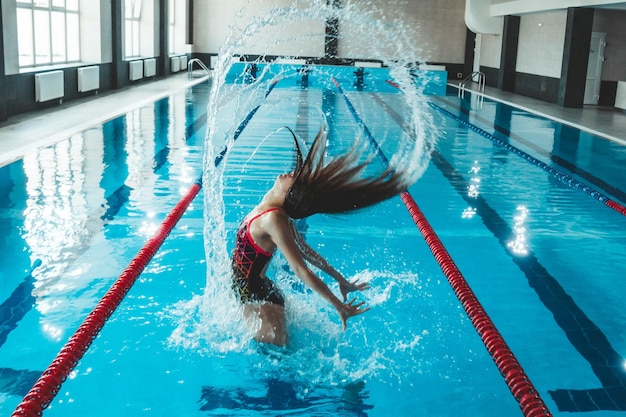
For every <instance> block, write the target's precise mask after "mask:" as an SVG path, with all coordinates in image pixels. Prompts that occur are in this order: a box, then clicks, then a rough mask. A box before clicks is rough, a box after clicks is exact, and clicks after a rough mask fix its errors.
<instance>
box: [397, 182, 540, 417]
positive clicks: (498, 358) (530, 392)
mask: <svg viewBox="0 0 626 417" xmlns="http://www.w3.org/2000/svg"><path fill="white" fill-rule="evenodd" d="M400 197H401V198H402V201H403V202H404V204H405V205H406V207H407V209H408V210H409V214H410V215H411V217H412V218H413V221H414V222H415V224H416V225H417V228H418V229H419V231H420V232H421V233H422V236H423V237H424V240H426V243H427V244H428V247H429V248H430V250H431V252H432V253H433V255H434V256H435V259H436V260H437V262H438V263H439V266H440V267H441V270H442V271H443V273H444V274H445V276H446V278H447V279H448V282H449V283H450V286H451V287H452V289H453V290H454V293H455V294H456V296H457V298H458V299H459V301H460V302H461V304H462V306H463V309H465V313H466V314H467V316H468V317H469V318H470V320H471V322H472V324H473V325H474V328H475V329H476V331H477V332H478V334H479V335H480V338H481V339H482V341H483V343H484V345H485V347H486V348H487V351H488V352H489V354H490V355H491V357H492V358H493V361H494V362H495V364H496V366H497V367H498V369H499V370H500V373H501V374H502V376H503V377H504V380H505V382H506V384H507V386H508V387H509V390H510V391H511V393H512V394H513V397H514V398H515V400H516V401H517V402H518V403H519V406H520V408H521V409H522V412H523V413H524V415H525V416H526V417H535V416H552V414H551V413H550V410H548V407H547V406H546V405H545V403H544V402H543V400H542V399H541V397H540V396H539V392H538V391H537V390H536V389H535V387H534V386H533V384H532V382H530V379H529V378H528V376H527V375H526V373H525V372H524V370H523V369H522V366H521V365H520V363H519V362H518V361H517V359H516V358H515V356H514V355H513V352H512V351H511V349H510V348H509V347H508V345H507V344H506V342H505V341H504V338H503V337H502V336H501V335H500V332H499V331H498V329H496V326H495V325H494V324H493V322H492V321H491V318H490V317H489V315H488V314H487V313H486V312H485V310H484V309H483V307H482V305H481V304H480V302H479V301H478V299H477V298H476V295H475V294H474V292H473V291H472V289H471V288H470V286H469V285H468V284H467V281H466V280H465V278H464V277H463V275H462V274H461V271H459V268H457V266H456V264H455V263H454V261H453V260H452V257H451V256H450V255H449V254H448V251H447V250H446V248H445V247H444V246H443V243H441V240H440V239H439V237H438V236H437V234H436V233H435V231H434V230H433V228H432V227H431V226H430V224H429V223H428V220H426V217H425V216H424V214H423V213H422V211H421V210H420V208H419V207H418V206H417V203H416V202H415V200H413V197H412V196H411V194H409V193H408V192H403V193H402V194H400Z"/></svg>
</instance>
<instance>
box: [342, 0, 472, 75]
mask: <svg viewBox="0 0 626 417" xmlns="http://www.w3.org/2000/svg"><path fill="white" fill-rule="evenodd" d="M344 3H345V7H351V6H352V7H356V5H358V8H359V9H360V10H362V11H363V12H364V13H365V14H366V15H369V16H363V18H364V19H363V20H365V22H359V19H344V20H340V22H339V33H340V35H341V38H340V40H339V56H340V57H342V58H354V59H360V58H373V59H377V58H379V57H378V56H372V52H373V48H375V47H376V48H377V50H376V52H377V53H378V54H381V55H383V56H395V57H397V58H398V57H405V56H413V57H414V59H408V60H409V61H416V60H419V61H428V62H431V63H455V64H462V63H463V62H464V60H465V37H466V27H465V17H464V16H465V1H464V0H420V1H409V2H407V1H402V0H370V1H367V2H365V1H356V0H355V1H346V2H344ZM370 17H371V18H372V19H370ZM400 26H401V28H400Z"/></svg>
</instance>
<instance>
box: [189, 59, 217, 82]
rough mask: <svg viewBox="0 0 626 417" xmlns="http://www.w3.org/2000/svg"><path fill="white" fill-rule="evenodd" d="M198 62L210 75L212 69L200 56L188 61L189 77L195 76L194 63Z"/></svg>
mask: <svg viewBox="0 0 626 417" xmlns="http://www.w3.org/2000/svg"><path fill="white" fill-rule="evenodd" d="M194 63H197V64H198V65H199V66H200V68H202V69H203V70H204V71H205V72H206V75H208V76H209V77H210V76H211V71H210V70H209V68H208V67H207V66H206V65H204V62H202V61H201V60H200V59H199V58H193V59H191V60H189V62H188V63H187V74H188V76H189V78H193V76H194V75H193V64H194Z"/></svg>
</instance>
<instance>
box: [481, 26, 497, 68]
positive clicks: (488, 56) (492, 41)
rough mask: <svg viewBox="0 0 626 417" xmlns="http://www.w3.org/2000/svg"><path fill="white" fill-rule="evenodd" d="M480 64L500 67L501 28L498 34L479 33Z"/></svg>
mask: <svg viewBox="0 0 626 417" xmlns="http://www.w3.org/2000/svg"><path fill="white" fill-rule="evenodd" d="M480 37H481V41H480V65H481V66H483V67H489V68H500V57H501V56H502V30H500V34H498V35H486V34H482V35H480Z"/></svg>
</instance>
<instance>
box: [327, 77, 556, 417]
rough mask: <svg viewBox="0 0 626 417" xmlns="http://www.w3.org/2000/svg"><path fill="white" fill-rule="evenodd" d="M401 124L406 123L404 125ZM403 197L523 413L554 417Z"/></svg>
mask: <svg viewBox="0 0 626 417" xmlns="http://www.w3.org/2000/svg"><path fill="white" fill-rule="evenodd" d="M332 81H333V83H334V84H335V87H336V88H337V90H339V92H340V93H341V95H342V97H343V99H344V102H345V104H346V106H347V107H348V109H349V110H350V113H351V114H352V116H353V118H354V119H355V121H356V122H357V124H358V125H359V126H360V127H361V128H362V129H363V132H364V133H365V135H366V137H367V139H368V140H369V142H370V144H371V146H372V147H373V148H374V151H375V154H376V156H377V157H378V158H379V159H380V160H381V161H382V162H383V164H384V165H385V167H386V168H388V167H389V160H388V159H387V157H386V156H385V155H384V154H383V152H382V149H381V148H380V146H379V145H378V142H377V141H376V139H375V138H374V137H373V136H372V134H371V133H370V131H369V129H368V128H367V125H366V124H365V122H364V121H363V119H361V117H360V116H359V114H358V112H357V111H356V110H355V108H354V106H353V105H352V102H351V101H350V99H349V98H348V96H347V95H346V94H345V93H344V91H343V89H342V88H341V86H340V85H339V83H338V82H337V81H336V80H335V79H334V78H333V79H332ZM401 126H403V125H402V124H401ZM400 197H401V198H402V201H403V202H404V204H405V205H406V207H407V209H408V210H409V214H410V215H411V217H412V219H413V220H414V222H415V224H416V226H417V227H418V229H419V231H420V233H421V234H422V236H423V237H424V240H425V241H426V243H427V244H428V247H429V248H430V250H431V251H432V253H433V255H434V256H435V259H436V260H437V263H438V264H439V266H440V267H441V269H442V271H443V273H444V275H445V276H446V278H447V279H448V282H449V283H450V285H451V287H452V289H453V291H454V294H455V295H456V296H457V298H458V299H459V301H460V303H461V305H462V307H463V309H464V310H465V312H466V314H467V316H468V317H469V319H470V321H471V322H472V325H473V326H474V328H475V329H476V332H477V333H478V335H479V336H480V338H481V340H482V341H483V344H484V345H485V348H486V349H487V351H488V352H489V355H490V356H491V357H492V359H493V361H494V363H495V365H496V367H497V368H498V370H499V371H500V373H501V375H502V376H503V378H504V381H505V383H506V385H507V387H508V388H509V390H510V391H511V394H513V398H514V399H515V400H516V401H517V403H518V405H519V407H520V409H521V410H522V412H523V414H524V415H525V416H531V415H532V416H539V415H544V416H552V414H551V413H550V411H549V410H548V407H547V406H546V404H545V403H544V401H543V400H542V399H541V396H540V395H539V392H538V391H537V389H536V388H535V387H534V386H533V384H532V382H531V381H530V378H529V377H528V376H527V375H526V373H525V372H524V369H523V368H522V366H521V364H520V363H519V362H518V360H517V358H516V357H515V355H514V354H513V352H512V351H511V350H510V348H509V347H508V345H507V344H506V341H505V340H504V338H503V337H502V335H501V334H500V332H499V331H498V329H497V328H496V326H495V324H494V323H493V322H492V320H491V318H490V317H489V315H488V314H487V313H486V311H485V310H484V308H483V307H482V305H481V304H480V302H479V301H478V298H477V297H476V295H475V294H474V292H473V291H472V289H471V288H470V286H469V285H468V283H467V281H466V280H465V278H464V277H463V275H462V273H461V271H460V270H459V269H458V267H457V266H456V264H455V263H454V260H453V259H452V257H451V256H450V255H449V253H448V251H447V250H446V248H445V247H444V245H443V243H442V242H441V240H440V239H439V237H438V236H437V234H436V233H435V231H434V229H433V228H432V227H431V226H430V224H429V223H428V220H427V219H426V217H425V216H424V215H423V213H422V211H421V210H420V208H419V207H418V205H417V203H416V202H415V200H414V199H413V197H412V196H411V194H410V193H409V192H408V191H404V192H402V193H401V194H400Z"/></svg>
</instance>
